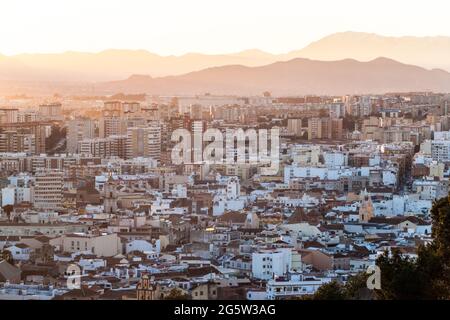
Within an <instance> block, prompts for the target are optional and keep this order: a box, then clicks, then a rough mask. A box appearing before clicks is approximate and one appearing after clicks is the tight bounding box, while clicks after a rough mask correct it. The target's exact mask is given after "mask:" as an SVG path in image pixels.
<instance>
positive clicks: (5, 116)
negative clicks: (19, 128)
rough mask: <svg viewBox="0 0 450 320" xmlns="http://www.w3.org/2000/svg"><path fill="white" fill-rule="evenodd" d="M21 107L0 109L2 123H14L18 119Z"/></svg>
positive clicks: (0, 121)
mask: <svg viewBox="0 0 450 320" xmlns="http://www.w3.org/2000/svg"><path fill="white" fill-rule="evenodd" d="M18 115H19V109H15V108H2V109H0V123H14V122H17V121H18Z"/></svg>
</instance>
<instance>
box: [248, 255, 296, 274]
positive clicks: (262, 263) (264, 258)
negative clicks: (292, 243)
mask: <svg viewBox="0 0 450 320" xmlns="http://www.w3.org/2000/svg"><path fill="white" fill-rule="evenodd" d="M291 264H292V249H291V248H278V249H263V250H260V251H258V252H254V253H253V254H252V276H253V278H256V279H261V280H269V279H273V278H274V277H275V276H279V277H280V276H283V275H285V274H287V272H289V270H290V269H291Z"/></svg>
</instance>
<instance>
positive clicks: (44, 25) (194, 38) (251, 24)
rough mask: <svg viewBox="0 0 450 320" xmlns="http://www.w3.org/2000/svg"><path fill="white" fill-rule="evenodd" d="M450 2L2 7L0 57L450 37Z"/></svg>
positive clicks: (115, 2) (32, 1)
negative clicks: (345, 37)
mask: <svg viewBox="0 0 450 320" xmlns="http://www.w3.org/2000/svg"><path fill="white" fill-rule="evenodd" d="M449 9H450V3H449V1H446V0H427V1H423V0H409V1H406V0H404V1H401V0H398V1H393V0H377V1H364V0H339V1H338V0H314V1H313V0H310V1H303V0H276V1H275V0H226V1H224V0H190V1H189V0H1V2H0V53H1V54H6V55H14V54H19V53H53V52H65V51H83V52H99V51H102V50H105V49H111V48H114V49H145V50H149V51H151V52H154V53H158V54H161V55H181V54H184V53H188V52H202V53H210V54H211V53H230V52H237V51H240V50H245V49H254V48H258V49H261V50H264V51H267V52H271V53H284V52H288V51H291V50H297V49H301V48H302V47H304V46H306V45H307V44H309V43H310V42H312V41H315V40H319V39H320V38H322V37H324V36H327V35H329V34H332V33H335V32H343V31H359V32H371V33H377V34H381V35H387V36H404V35H412V36H437V35H441V36H450V23H449V22H448V13H449V12H450V10H449Z"/></svg>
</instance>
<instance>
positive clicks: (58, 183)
mask: <svg viewBox="0 0 450 320" xmlns="http://www.w3.org/2000/svg"><path fill="white" fill-rule="evenodd" d="M35 177H36V179H35V183H34V188H33V205H34V207H35V208H38V209H46V210H58V209H61V208H62V201H63V187H64V180H63V179H64V177H63V172H62V171H60V170H46V169H43V170H38V171H37V172H36V176H35Z"/></svg>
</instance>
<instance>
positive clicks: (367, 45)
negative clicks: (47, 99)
mask: <svg viewBox="0 0 450 320" xmlns="http://www.w3.org/2000/svg"><path fill="white" fill-rule="evenodd" d="M377 57H386V58H390V59H393V60H396V61H399V62H402V63H406V64H414V65H418V66H422V67H425V68H440V69H445V70H447V71H450V37H385V36H380V35H376V34H370V33H361V32H341V33H335V34H332V35H329V36H326V37H324V38H322V39H320V40H318V41H315V42H313V43H311V44H309V45H308V46H306V47H305V48H303V49H301V50H296V51H292V52H289V53H286V54H278V55H277V54H271V53H267V52H264V51H261V50H258V49H251V50H245V51H242V52H237V53H229V54H217V55H211V54H201V53H188V54H184V55H181V56H161V55H158V54H154V53H151V52H148V51H146V50H117V49H111V50H105V51H102V52H99V53H85V52H73V51H69V52H65V53H56V54H19V55H15V56H5V55H2V54H1V53H0V80H13V81H84V82H98V81H109V80H114V79H123V78H126V77H128V76H130V75H132V74H150V75H151V76H153V77H161V76H169V75H182V74H185V73H189V72H193V71H198V70H203V69H206V68H211V67H218V66H226V65H242V66H249V67H256V66H264V65H268V64H272V63H274V62H279V61H289V60H292V59H295V58H309V59H313V60H323V61H336V60H342V59H356V60H358V61H371V60H373V59H375V58H377Z"/></svg>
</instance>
